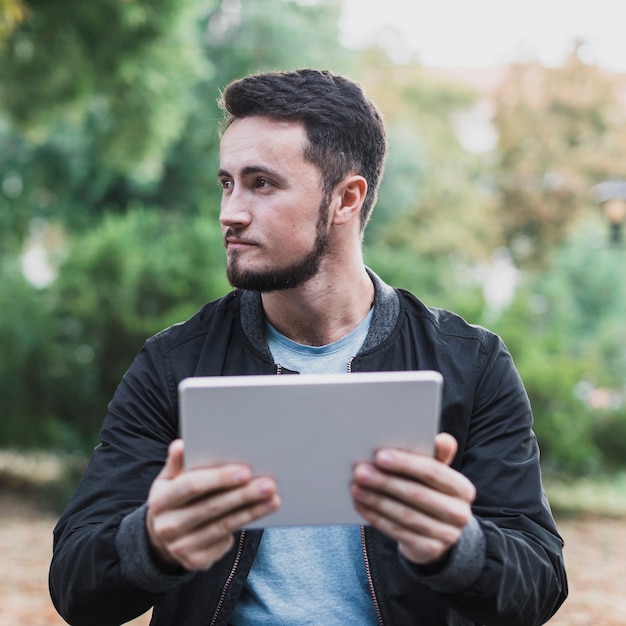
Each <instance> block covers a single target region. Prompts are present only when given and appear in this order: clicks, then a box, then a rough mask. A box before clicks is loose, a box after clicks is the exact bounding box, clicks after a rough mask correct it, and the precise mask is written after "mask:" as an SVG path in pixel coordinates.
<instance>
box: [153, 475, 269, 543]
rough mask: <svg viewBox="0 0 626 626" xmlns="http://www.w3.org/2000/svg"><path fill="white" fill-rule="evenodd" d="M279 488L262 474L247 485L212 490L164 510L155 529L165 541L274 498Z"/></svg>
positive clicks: (155, 522) (172, 539)
mask: <svg viewBox="0 0 626 626" xmlns="http://www.w3.org/2000/svg"><path fill="white" fill-rule="evenodd" d="M276 491H277V490H276V483H275V482H274V480H273V479H272V478H270V477H261V478H257V479H254V480H252V481H250V482H249V483H247V484H246V485H244V486H240V487H235V488H232V489H225V490H222V491H218V492H212V493H209V494H207V495H205V496H203V497H201V498H199V499H195V500H193V501H192V502H190V503H188V504H186V505H185V506H183V507H180V508H174V509H171V510H168V511H163V512H162V513H161V514H160V515H159V516H158V518H156V519H155V521H154V527H155V532H156V533H157V534H158V535H159V536H160V537H162V539H163V540H164V541H166V542H171V541H174V540H176V539H177V538H178V537H181V536H184V535H187V534H190V533H193V532H194V531H195V530H197V529H198V528H201V527H205V526H207V525H209V524H211V523H213V522H217V521H218V520H220V519H224V518H225V517H227V516H228V515H231V514H232V513H234V512H235V511H238V510H240V509H246V508H251V507H254V506H255V505H256V504H258V503H262V502H264V501H269V500H272V499H273V498H274V497H275V496H276Z"/></svg>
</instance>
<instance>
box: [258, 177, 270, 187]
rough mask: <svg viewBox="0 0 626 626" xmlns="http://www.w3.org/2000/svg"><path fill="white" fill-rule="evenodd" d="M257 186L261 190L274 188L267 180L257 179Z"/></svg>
mask: <svg viewBox="0 0 626 626" xmlns="http://www.w3.org/2000/svg"><path fill="white" fill-rule="evenodd" d="M256 186H257V187H261V188H266V187H273V185H272V183H271V182H270V181H269V180H267V178H257V181H256Z"/></svg>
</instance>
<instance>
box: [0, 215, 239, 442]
mask: <svg viewBox="0 0 626 626" xmlns="http://www.w3.org/2000/svg"><path fill="white" fill-rule="evenodd" d="M5 273H6V274H7V276H6V277H5V281H3V285H4V286H5V289H4V290H3V292H2V293H3V302H2V310H3V315H2V317H1V318H0V320H1V326H0V337H1V339H2V341H3V345H4V346H6V350H5V352H4V354H3V359H2V361H1V368H2V369H3V370H4V371H2V372H1V374H2V376H1V377H0V395H2V397H3V398H5V402H6V413H5V414H6V415H9V416H15V419H5V420H3V421H2V423H1V424H0V446H2V445H4V446H6V445H8V444H13V445H15V444H19V445H32V444H34V443H35V442H38V443H44V444H47V445H53V446H59V447H63V448H69V449H72V448H76V447H81V446H84V445H90V444H92V443H93V440H94V437H95V434H96V432H97V430H98V427H99V425H100V423H101V421H102V417H103V411H104V408H105V407H106V405H107V403H108V401H109V400H110V398H111V395H112V393H113V391H114V389H115V387H116V386H117V384H118V382H119V379H120V377H121V376H122V374H123V373H124V371H125V370H126V369H127V367H128V366H129V364H130V363H131V361H132V359H133V357H134V356H135V354H136V353H137V351H138V350H139V348H140V347H141V345H142V344H143V342H144V341H145V339H146V338H147V337H148V336H150V335H151V334H154V333H156V332H158V331H159V330H161V329H163V328H164V327H166V326H168V325H170V324H172V323H175V322H178V321H182V320H184V319H186V318H187V317H189V316H190V315H192V314H193V313H195V311H196V310H197V309H198V308H199V307H200V306H201V305H202V304H203V303H204V302H206V301H208V300H209V299H212V298H214V297H217V296H218V295H221V294H223V293H224V292H225V291H226V290H227V288H228V287H227V283H226V280H225V277H224V271H223V247H222V242H221V235H220V232H219V228H216V227H215V225H214V224H212V223H207V222H206V220H203V219H201V218H194V219H188V218H187V219H186V218H179V217H173V216H164V215H163V214H162V213H161V212H160V211H156V210H149V209H142V208H136V209H132V210H130V211H129V212H128V213H127V214H126V215H122V216H120V215H110V216H107V217H106V218H105V219H104V220H103V222H102V223H101V224H100V225H98V226H96V227H95V228H94V229H93V230H90V231H88V232H85V233H84V234H77V235H74V236H73V237H72V238H71V239H70V242H69V245H68V249H67V256H66V260H65V261H64V262H63V263H62V264H61V266H60V268H59V277H58V279H57V280H56V281H55V282H54V283H53V284H52V285H50V286H49V287H47V288H46V289H43V290H41V291H37V290H35V289H34V288H33V287H32V286H30V285H28V284H26V283H25V281H24V280H23V279H22V278H21V276H20V275H19V274H18V272H17V271H15V268H14V269H13V271H11V272H9V271H8V269H5Z"/></svg>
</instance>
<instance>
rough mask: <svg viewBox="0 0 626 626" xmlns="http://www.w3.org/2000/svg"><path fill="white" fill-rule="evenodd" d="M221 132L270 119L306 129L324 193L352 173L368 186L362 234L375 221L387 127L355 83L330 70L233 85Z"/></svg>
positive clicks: (223, 102) (225, 98) (224, 101)
mask: <svg viewBox="0 0 626 626" xmlns="http://www.w3.org/2000/svg"><path fill="white" fill-rule="evenodd" d="M219 104H220V108H221V109H222V110H223V112H224V120H223V125H222V130H224V129H226V128H228V126H229V125H230V124H231V123H232V122H233V120H235V119H239V118H244V117H252V116H256V115H259V116H266V117H269V118H272V119H276V120H285V121H297V122H302V124H303V125H304V128H305V131H306V135H307V138H308V140H309V146H308V147H307V148H306V150H305V154H304V158H305V159H306V160H307V161H309V162H310V163H313V164H314V165H316V166H317V167H319V169H320V172H321V175H322V181H323V186H324V193H325V194H327V195H329V194H330V192H331V191H332V190H333V189H334V188H335V186H336V185H337V184H338V183H339V182H340V181H341V180H343V178H345V176H347V175H348V174H350V173H356V174H358V175H360V176H363V178H365V180H367V185H368V190H367V194H366V196H365V200H364V201H363V207H362V209H361V230H363V229H364V228H365V225H366V224H367V221H368V220H369V217H370V215H371V212H372V209H373V207H374V203H375V201H376V195H377V193H378V186H379V184H380V179H381V176H382V172H383V166H384V162H385V151H386V146H387V139H386V132H385V126H384V123H383V120H382V116H381V114H380V112H379V110H378V108H377V107H376V105H375V104H374V103H373V102H372V101H371V100H370V99H369V98H368V97H367V96H366V95H365V93H364V92H363V89H362V88H361V87H360V86H359V85H358V84H357V83H355V82H354V81H352V80H350V79H348V78H346V77H344V76H340V75H337V74H333V73H332V72H329V71H326V70H312V69H301V70H296V71H293V72H267V73H263V74H256V75H252V76H247V77H245V78H241V79H239V80H236V81H233V82H232V83H230V85H228V86H227V87H226V89H225V90H224V92H223V93H222V97H221V99H220V102H219Z"/></svg>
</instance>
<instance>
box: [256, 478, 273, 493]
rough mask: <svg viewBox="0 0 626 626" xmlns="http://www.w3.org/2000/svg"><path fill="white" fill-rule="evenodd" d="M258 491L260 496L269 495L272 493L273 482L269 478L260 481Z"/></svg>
mask: <svg viewBox="0 0 626 626" xmlns="http://www.w3.org/2000/svg"><path fill="white" fill-rule="evenodd" d="M258 490H259V493H260V494H261V495H262V496H267V495H269V494H270V493H272V491H274V481H273V480H271V479H269V478H264V479H262V480H261V481H260V482H259V484H258Z"/></svg>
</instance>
